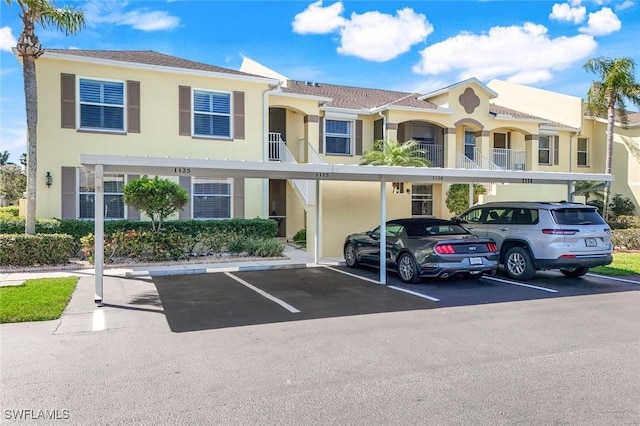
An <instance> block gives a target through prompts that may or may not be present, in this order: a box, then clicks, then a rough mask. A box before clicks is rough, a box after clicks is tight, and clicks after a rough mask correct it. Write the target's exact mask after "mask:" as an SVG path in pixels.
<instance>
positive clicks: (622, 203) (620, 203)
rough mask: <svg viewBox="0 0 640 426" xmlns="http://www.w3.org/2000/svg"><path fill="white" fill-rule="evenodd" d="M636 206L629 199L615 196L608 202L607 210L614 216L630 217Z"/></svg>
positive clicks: (618, 195)
mask: <svg viewBox="0 0 640 426" xmlns="http://www.w3.org/2000/svg"><path fill="white" fill-rule="evenodd" d="M635 208H636V206H635V205H634V204H633V201H631V198H629V197H625V196H623V195H620V194H615V195H614V196H613V197H612V198H611V201H610V202H609V210H610V211H611V212H612V213H613V214H614V215H616V216H628V215H632V214H633V212H634V210H635Z"/></svg>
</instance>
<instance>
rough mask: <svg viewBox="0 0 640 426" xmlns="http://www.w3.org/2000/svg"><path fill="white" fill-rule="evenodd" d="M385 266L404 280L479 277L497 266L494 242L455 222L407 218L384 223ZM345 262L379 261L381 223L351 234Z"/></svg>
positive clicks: (346, 246) (409, 281)
mask: <svg viewBox="0 0 640 426" xmlns="http://www.w3.org/2000/svg"><path fill="white" fill-rule="evenodd" d="M386 228H387V229H386V235H387V250H386V259H387V267H388V268H389V269H393V270H395V271H397V272H398V274H399V275H400V279H401V280H402V281H404V282H406V283H415V282H417V281H418V279H419V278H420V277H439V278H447V277H451V276H454V275H464V276H468V277H472V278H479V277H481V276H482V275H484V274H491V275H493V274H495V273H496V271H497V269H498V252H497V246H496V243H495V242H494V241H493V240H491V239H488V238H478V237H476V236H475V235H473V234H471V233H470V232H469V231H467V230H466V229H464V228H463V227H462V226H460V225H458V224H457V223H455V222H452V221H449V220H443V219H428V218H408V219H395V220H390V221H388V222H387V224H386ZM344 258H345V260H346V262H347V266H349V267H352V268H353V267H356V266H357V265H358V264H366V265H369V266H379V265H380V227H377V228H376V229H374V230H373V231H367V232H364V233H358V234H351V235H349V236H347V238H346V239H345V241H344Z"/></svg>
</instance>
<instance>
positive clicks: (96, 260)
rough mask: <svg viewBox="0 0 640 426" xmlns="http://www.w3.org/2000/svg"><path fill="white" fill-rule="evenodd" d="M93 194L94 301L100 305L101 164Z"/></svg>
mask: <svg viewBox="0 0 640 426" xmlns="http://www.w3.org/2000/svg"><path fill="white" fill-rule="evenodd" d="M94 175H95V193H94V197H95V200H94V206H95V214H94V226H95V228H94V240H95V246H94V248H93V264H94V265H95V279H96V288H95V297H94V301H95V302H96V303H98V304H101V303H102V293H103V291H102V287H103V285H102V284H103V275H104V168H103V165H102V164H96V167H95V171H94Z"/></svg>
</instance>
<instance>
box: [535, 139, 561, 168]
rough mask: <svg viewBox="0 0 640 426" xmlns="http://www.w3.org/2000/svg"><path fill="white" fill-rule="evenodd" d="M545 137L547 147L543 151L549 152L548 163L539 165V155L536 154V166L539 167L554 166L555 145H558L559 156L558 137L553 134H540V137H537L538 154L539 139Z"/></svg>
mask: <svg viewBox="0 0 640 426" xmlns="http://www.w3.org/2000/svg"><path fill="white" fill-rule="evenodd" d="M543 136H544V137H546V138H548V139H547V140H548V141H549V147H548V148H544V149H543V151H547V150H548V151H549V162H548V163H541V162H540V154H538V165H539V166H554V165H556V164H555V152H556V145H558V150H557V151H558V155H560V150H559V148H560V146H559V145H560V137H559V136H558V134H557V133H555V134H553V133H541V134H540V135H538V153H539V152H540V151H541V150H540V137H543Z"/></svg>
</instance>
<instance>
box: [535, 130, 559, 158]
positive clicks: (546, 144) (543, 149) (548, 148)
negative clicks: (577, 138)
mask: <svg viewBox="0 0 640 426" xmlns="http://www.w3.org/2000/svg"><path fill="white" fill-rule="evenodd" d="M558 157H559V155H558V137H557V136H547V135H544V136H543V135H541V136H540V137H539V138H538V164H545V165H552V164H558V159H559V158H558Z"/></svg>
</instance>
